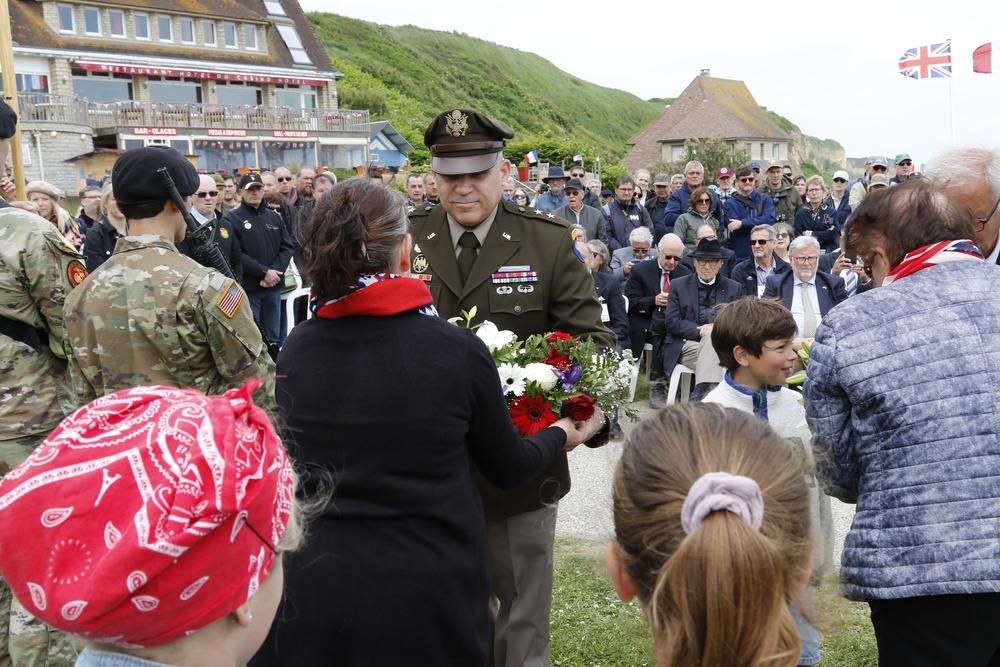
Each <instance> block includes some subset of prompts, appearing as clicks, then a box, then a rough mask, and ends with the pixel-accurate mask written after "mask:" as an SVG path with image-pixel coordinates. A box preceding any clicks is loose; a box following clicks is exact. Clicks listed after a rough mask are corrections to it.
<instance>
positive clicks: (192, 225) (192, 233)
mask: <svg viewBox="0 0 1000 667" xmlns="http://www.w3.org/2000/svg"><path fill="white" fill-rule="evenodd" d="M156 173H158V174H159V175H160V180H161V181H162V182H163V186H164V187H165V188H166V189H167V192H169V193H170V199H171V200H172V201H173V202H174V205H175V206H176V207H177V209H178V210H179V211H180V212H181V215H183V216H184V223H185V224H186V225H187V235H186V236H185V240H186V241H187V242H188V245H189V246H190V248H191V255H192V256H193V257H194V259H195V261H196V262H198V263H199V264H201V265H202V266H207V267H209V268H212V269H215V270H216V271H218V272H219V273H221V274H222V275H224V276H226V277H227V278H232V279H233V280H235V279H236V276H234V275H233V269H232V268H231V267H230V266H229V262H227V261H226V257H225V255H223V254H222V250H220V249H219V244H218V243H216V242H215V239H213V238H212V231H211V229H210V225H211V221H207V222H205V223H204V224H202V225H199V224H198V222H197V221H196V220H195V219H194V216H192V215H191V211H190V210H189V209H188V206H187V202H185V201H184V198H183V197H181V193H180V192H178V190H177V184H176V183H174V179H173V178H172V177H171V176H170V172H168V171H167V168H166V167H160V168H159V169H157V170H156ZM252 312H253V311H252V310H251V313H252ZM253 322H254V324H256V325H257V329H258V331H260V337H261V339H262V340H263V341H264V347H265V348H266V349H267V353H268V354H269V355H271V359H272V360H275V361H277V359H278V351H279V350H280V349H281V348H280V347H279V346H278V343H277V341H271V340H269V339H268V337H267V334H266V333H265V332H264V328H263V327H261V325H260V321H259V320H258V319H257V316H256V315H254V316H253Z"/></svg>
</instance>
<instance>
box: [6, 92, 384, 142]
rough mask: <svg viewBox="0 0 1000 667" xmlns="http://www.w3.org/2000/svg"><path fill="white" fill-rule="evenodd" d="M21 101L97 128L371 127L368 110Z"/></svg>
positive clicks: (27, 107) (28, 97)
mask: <svg viewBox="0 0 1000 667" xmlns="http://www.w3.org/2000/svg"><path fill="white" fill-rule="evenodd" d="M18 101H19V103H20V107H21V109H20V110H21V119H22V120H23V121H28V122H53V123H75V124H78V125H89V126H90V127H92V128H94V129H95V130H102V129H113V128H119V127H130V126H149V127H179V128H180V127H182V128H191V129H202V128H204V129H207V128H218V129H258V130H325V131H334V132H368V130H369V117H368V111H367V110H362V111H357V110H352V109H295V108H290V107H265V106H257V105H225V104H168V103H164V102H151V101H138V100H133V101H127V102H109V103H94V102H87V101H86V100H83V99H80V98H78V97H75V96H70V95H49V94H46V93H20V94H19V95H18Z"/></svg>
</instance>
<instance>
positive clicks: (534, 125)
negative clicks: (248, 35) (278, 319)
mask: <svg viewBox="0 0 1000 667" xmlns="http://www.w3.org/2000/svg"><path fill="white" fill-rule="evenodd" d="M308 17H309V20H310V22H311V23H312V25H313V28H314V29H315V31H316V35H317V36H318V37H319V40H320V42H321V43H322V44H323V45H324V46H325V47H326V50H327V52H328V53H329V54H330V58H331V59H332V60H333V64H334V66H335V67H336V68H337V69H338V70H339V71H341V72H343V73H344V78H343V79H342V80H341V81H339V82H338V83H337V93H338V96H339V101H340V106H341V107H342V108H345V109H369V110H370V111H371V117H372V119H373V120H386V119H388V120H389V121H391V122H392V124H393V126H395V128H396V129H397V130H399V131H400V133H402V134H403V136H404V137H406V139H407V141H409V142H410V143H411V144H413V146H414V147H415V149H416V150H415V151H414V152H413V153H412V154H411V156H410V160H411V162H412V163H413V164H414V165H415V166H418V167H419V166H420V165H425V164H427V163H428V161H429V160H430V155H429V154H428V152H427V149H426V148H425V147H424V141H423V132H424V128H426V127H427V125H428V124H429V123H430V121H431V119H432V118H434V116H435V115H437V114H438V113H440V112H441V111H444V110H446V109H449V108H453V107H467V108H473V109H477V110H479V111H482V112H484V113H485V114H487V115H488V116H490V117H492V118H496V119H498V120H502V121H503V122H505V123H507V124H508V125H510V126H511V127H513V128H514V130H515V131H516V133H517V135H516V137H515V139H514V140H513V141H511V142H509V143H508V148H507V156H508V157H509V158H511V161H512V162H514V163H515V164H517V163H518V162H520V160H521V158H520V156H522V155H524V154H525V153H527V152H528V151H530V150H532V149H536V150H538V153H539V158H540V160H541V161H542V162H551V163H553V164H559V163H565V164H567V165H569V164H572V161H573V156H574V155H576V154H577V153H583V155H584V156H585V157H586V162H587V163H588V165H589V164H590V163H591V162H592V161H593V160H594V158H595V157H598V156H600V158H601V160H602V162H603V163H604V165H605V166H606V167H608V166H611V165H614V164H615V163H617V162H618V161H619V160H620V159H621V158H622V157H623V156H624V155H625V153H627V152H628V147H627V146H626V145H625V142H626V141H627V140H628V139H630V138H631V137H632V136H634V135H635V133H636V132H638V131H639V130H641V129H642V128H643V127H645V126H646V125H648V124H649V123H650V122H651V121H652V120H653V119H654V118H656V117H657V116H659V115H660V113H662V112H663V109H664V106H665V105H667V104H670V103H672V102H673V98H667V97H664V98H657V99H655V100H642V99H639V98H638V97H636V96H635V95H632V94H631V93H626V92H624V91H621V90H614V89H611V88H604V87H602V86H598V85H595V84H592V83H588V82H586V81H583V80H582V79H579V78H577V77H575V76H572V75H570V74H567V73H566V72H564V71H562V70H561V69H559V68H557V67H556V66H555V65H553V64H552V63H550V62H549V61H547V60H545V59H544V58H541V57H540V56H537V55H535V54H533V53H525V52H523V51H518V50H516V49H511V48H508V47H505V46H499V45H497V44H494V43H492V42H487V41H484V40H481V39H477V38H475V37H470V36H468V35H466V34H463V33H457V32H441V31H438V30H426V29H424V28H417V27H415V26H402V27H392V26H384V25H379V24H376V23H370V22H368V21H359V20H357V19H351V18H347V17H344V16H338V15H336V14H326V13H315V12H314V13H310V14H308ZM768 113H769V114H770V115H771V117H772V118H773V119H774V120H775V122H777V123H778V125H779V126H780V127H781V128H782V129H784V130H785V131H786V132H789V133H790V134H792V136H793V159H795V160H796V162H800V163H801V164H802V167H803V169H804V170H805V171H806V172H807V173H812V170H813V169H815V170H819V171H827V170H828V168H829V167H833V168H842V165H841V166H836V167H834V166H833V165H834V164H835V163H838V162H840V161H841V160H840V156H842V155H843V153H842V151H843V148H841V147H840V145H839V144H838V143H837V142H835V141H832V140H826V141H823V140H820V139H816V138H815V137H809V136H805V135H802V134H801V133H800V132H799V130H798V127H796V126H795V125H794V124H793V123H792V122H791V121H789V120H788V119H786V118H782V117H781V116H778V115H777V114H775V113H773V112H770V111H768ZM838 149H839V152H838ZM814 165H815V166H814Z"/></svg>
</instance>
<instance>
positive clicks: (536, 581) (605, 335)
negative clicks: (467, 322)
mask: <svg viewBox="0 0 1000 667" xmlns="http://www.w3.org/2000/svg"><path fill="white" fill-rule="evenodd" d="M513 136H514V131H513V130H512V129H511V128H510V127H508V126H507V125H505V124H504V123H501V122H499V121H495V120H492V119H490V118H487V117H486V116H484V115H482V114H480V113H479V112H477V111H473V110H469V109H454V110H449V111H447V112H444V113H441V114H440V115H438V116H437V117H436V118H435V119H434V121H433V122H432V123H431V124H430V126H429V127H428V128H427V130H426V132H424V143H425V144H426V145H427V147H428V148H429V149H430V152H431V170H432V171H433V172H434V174H435V176H436V179H437V184H438V194H439V197H440V199H441V204H440V205H439V206H426V207H422V208H417V209H416V210H415V211H414V212H412V213H410V224H411V234H412V236H413V244H414V245H413V251H412V254H411V256H410V260H411V265H412V271H413V274H414V277H415V278H419V279H422V280H424V281H425V282H426V284H427V286H428V287H429V288H430V291H431V294H432V295H433V297H434V305H435V306H436V307H437V309H438V312H439V313H440V314H441V316H442V317H446V318H448V317H454V316H457V315H460V314H461V311H463V310H464V311H470V310H471V309H472V308H473V307H475V308H476V316H475V318H474V320H473V321H474V322H481V321H483V320H490V321H491V322H493V323H495V324H496V325H497V326H498V327H500V328H501V329H508V330H510V331H513V332H514V333H515V334H517V336H518V338H520V339H522V340H523V339H525V338H527V337H528V336H530V335H531V334H536V333H546V332H550V331H564V332H566V333H570V334H573V335H578V336H589V337H592V338H593V339H594V340H595V341H596V342H597V344H598V345H601V346H604V347H609V348H614V345H615V336H614V334H613V333H611V332H610V331H609V330H608V329H607V328H605V327H604V325H603V324H602V323H601V306H600V303H599V302H598V300H597V297H596V295H595V293H594V285H593V281H592V280H591V279H590V275H589V272H588V270H587V267H586V265H585V264H584V263H583V261H582V259H581V258H580V257H579V256H578V255H577V254H576V251H575V249H574V247H573V232H572V229H571V228H570V226H569V224H568V223H567V222H566V221H565V220H562V219H561V218H558V217H556V216H555V215H554V214H552V213H548V212H544V211H536V210H534V209H530V208H525V207H524V206H518V205H516V204H514V203H513V202H509V201H503V200H502V199H501V187H502V185H503V183H504V182H505V181H506V180H507V178H508V177H509V176H510V170H511V165H510V162H509V161H507V160H506V159H504V156H503V147H504V145H505V143H506V140H507V139H511V138H512V137H513ZM479 481H480V490H481V493H482V498H483V505H484V508H485V510H486V519H487V539H488V541H489V551H490V579H491V585H492V589H493V593H494V595H496V597H497V599H498V600H499V609H497V607H496V605H495V604H494V605H492V606H491V609H493V610H494V617H495V621H496V623H495V636H494V650H493V656H492V657H493V661H492V663H491V664H493V665H496V666H497V667H499V666H501V665H509V666H514V665H517V666H518V667H520V666H521V665H535V664H546V665H547V664H549V609H550V607H551V604H552V563H553V553H552V549H553V541H554V538H555V522H556V507H557V502H558V500H559V498H561V497H563V496H564V495H566V493H567V492H568V491H569V468H568V465H567V461H566V455H565V453H560V454H557V455H556V457H555V458H554V459H553V462H552V463H551V464H550V465H549V466H548V468H546V469H545V470H544V471H543V472H542V473H541V474H540V475H538V476H537V477H535V478H534V479H532V480H530V481H528V482H526V483H525V484H523V485H522V486H520V487H518V488H517V489H515V490H513V491H501V490H500V489H498V488H497V487H495V486H493V485H491V484H489V483H488V482H486V481H485V480H484V479H483V478H482V477H480V478H479Z"/></svg>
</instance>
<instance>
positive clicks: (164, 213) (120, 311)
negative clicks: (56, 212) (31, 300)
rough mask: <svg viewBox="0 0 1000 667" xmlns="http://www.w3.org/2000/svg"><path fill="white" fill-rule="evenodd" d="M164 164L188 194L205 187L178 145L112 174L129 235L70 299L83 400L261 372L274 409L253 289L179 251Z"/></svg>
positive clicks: (144, 154) (218, 385) (73, 356)
mask: <svg viewBox="0 0 1000 667" xmlns="http://www.w3.org/2000/svg"><path fill="white" fill-rule="evenodd" d="M162 166H166V167H167V169H168V171H169V173H170V175H171V176H172V177H173V179H174V183H176V185H177V189H178V191H179V192H180V194H181V196H182V197H186V196H188V195H190V194H192V193H193V192H195V191H196V190H197V189H198V185H199V179H198V173H197V172H196V171H195V168H194V167H193V166H192V165H191V163H190V162H188V161H187V160H186V159H185V158H184V157H183V156H182V155H181V154H180V153H178V152H177V151H175V150H173V149H170V148H161V147H146V148H135V149H132V150H129V151H126V152H125V153H123V154H122V155H121V157H119V158H118V160H117V161H116V162H115V165H114V169H113V171H112V173H111V181H112V184H113V186H114V196H115V200H116V201H117V202H118V208H120V209H121V211H122V214H123V215H124V216H125V219H126V220H127V221H128V236H125V237H124V238H121V239H118V243H117V245H116V246H115V251H114V254H112V255H111V257H110V258H109V259H108V261H107V262H105V263H104V264H102V265H101V266H100V267H99V268H98V269H97V270H96V271H94V273H93V274H91V275H90V276H89V277H88V278H87V279H86V280H85V281H84V282H83V284H82V285H80V286H79V287H78V288H77V289H76V290H75V291H74V292H73V294H71V295H70V297H69V298H68V299H66V305H65V307H64V308H63V314H64V318H65V321H66V331H67V334H68V345H67V357H68V359H69V366H70V374H71V376H72V379H73V390H74V392H75V394H76V400H77V403H78V404H80V405H82V404H84V403H87V402H89V401H90V400H92V399H93V398H95V397H97V396H103V395H105V394H109V393H111V392H114V391H118V390H119V389H125V388H128V387H138V386H143V385H150V384H162V385H167V386H171V387H187V388H193V389H198V390H200V391H202V392H204V393H206V394H221V393H223V392H224V391H226V390H227V389H230V388H233V387H238V386H241V385H242V384H244V383H245V382H246V381H247V380H249V379H250V378H257V379H258V380H260V381H261V383H262V385H263V387H264V389H263V391H264V392H265V395H264V396H263V398H264V404H265V405H267V406H269V407H272V408H273V407H275V403H274V386H273V375H274V363H273V362H272V361H271V359H270V357H269V356H268V355H267V352H266V351H265V348H264V343H263V341H262V340H261V335H260V331H259V330H258V329H257V326H256V325H255V324H254V320H253V315H252V314H251V312H250V305H249V303H248V301H247V296H246V293H245V292H244V291H243V289H242V288H241V287H240V285H239V283H238V282H236V281H235V280H233V279H232V278H227V277H226V276H224V275H223V274H221V273H219V272H218V271H216V270H215V269H211V268H207V267H204V266H201V265H200V264H198V262H196V261H194V260H193V259H191V258H189V257H185V256H184V255H182V254H180V253H179V252H178V251H177V248H176V247H175V246H174V244H175V243H176V242H178V241H181V240H183V238H184V234H185V232H186V226H185V222H184V216H183V213H182V212H181V211H180V210H179V209H178V208H177V206H176V205H175V204H174V202H173V201H172V200H171V199H170V198H169V193H168V191H167V189H166V188H165V187H164V186H163V183H162V182H161V181H160V178H159V175H158V174H157V173H156V170H157V169H158V168H159V167H162Z"/></svg>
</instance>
